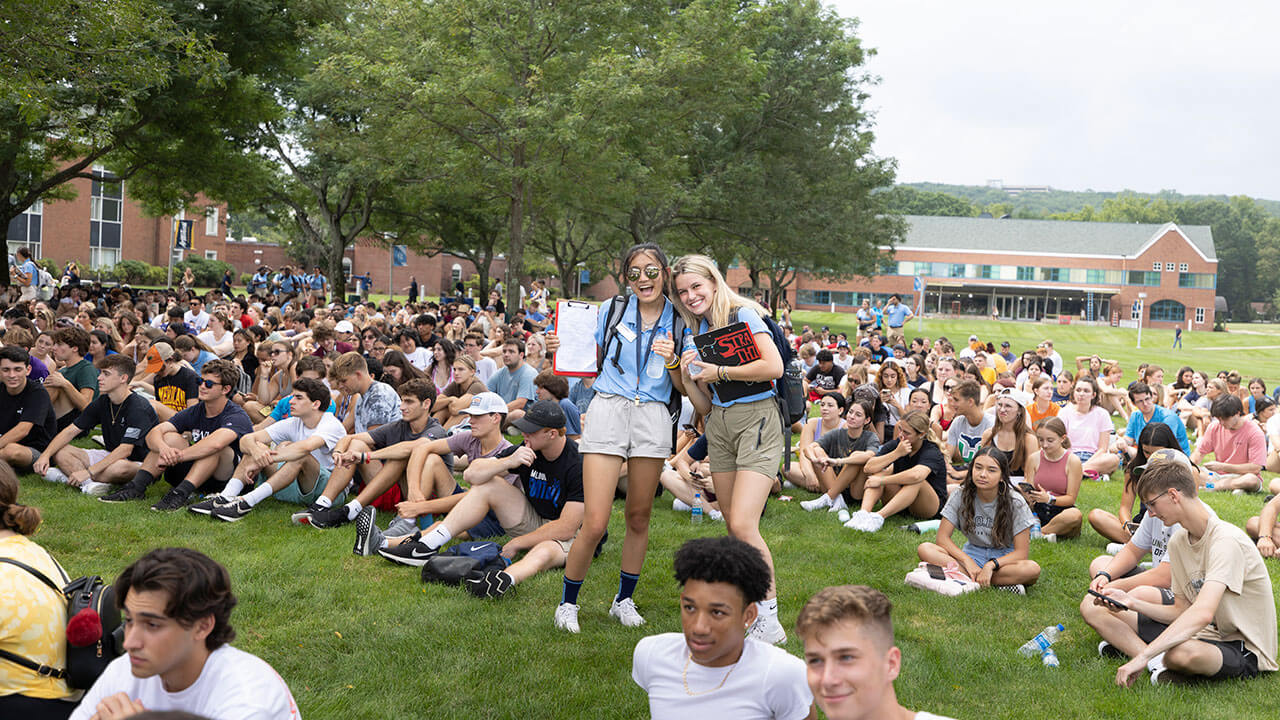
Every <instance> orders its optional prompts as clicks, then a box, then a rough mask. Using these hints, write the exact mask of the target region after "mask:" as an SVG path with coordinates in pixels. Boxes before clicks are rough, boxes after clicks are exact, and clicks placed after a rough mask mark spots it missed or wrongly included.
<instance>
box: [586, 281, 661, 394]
mask: <svg viewBox="0 0 1280 720" xmlns="http://www.w3.org/2000/svg"><path fill="white" fill-rule="evenodd" d="M608 311H609V303H608V302H605V303H602V304H601V305H600V314H599V317H598V318H597V319H596V345H597V346H598V347H604V334H605V332H604V331H605V327H604V326H605V323H606V322H607V321H608V319H609V318H608V315H609V312H608ZM615 322H616V323H617V328H618V329H617V330H616V331H615V332H614V333H613V339H612V340H611V341H610V343H609V347H607V348H604V363H603V367H601V368H600V375H599V377H597V378H596V382H595V385H593V386H592V389H594V390H595V391H596V392H598V393H608V394H610V395H621V396H623V397H627V398H635V397H638V398H640V401H641V402H660V403H665V402H667V400H668V399H669V398H670V397H671V374H670V373H669V372H665V371H664V372H663V373H662V376H661V377H656V378H651V377H649V376H648V374H646V373H645V372H644V367H645V364H647V363H648V362H649V358H648V357H645V356H644V351H645V349H647V348H652V338H653V336H654V334H655V333H667V334H670V333H672V332H673V331H674V329H675V308H674V307H673V306H672V305H671V303H670V302H667V303H666V304H665V305H664V306H663V308H662V315H660V316H659V317H658V322H657V324H655V325H654V326H653V328H652V329H650V330H648V331H647V332H642V331H641V330H640V303H639V301H638V300H636V298H635V296H634V295H633V296H631V297H628V298H627V304H626V307H624V308H623V310H622V317H621V320H618V319H615ZM624 328H625V331H624ZM628 336H629V337H630V338H632V339H628ZM659 337H661V336H659ZM673 339H674V338H673ZM637 343H639V351H640V355H641V356H642V357H641V358H640V362H641V363H642V364H641V365H640V366H639V368H637V367H636V344H637ZM680 345H681V343H680V342H677V343H676V347H680ZM615 358H616V359H617V364H616V365H615V364H614V359H615Z"/></svg>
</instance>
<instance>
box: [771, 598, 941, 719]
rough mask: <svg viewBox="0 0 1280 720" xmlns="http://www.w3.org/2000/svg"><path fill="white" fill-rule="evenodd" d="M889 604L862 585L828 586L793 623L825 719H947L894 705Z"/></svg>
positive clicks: (897, 657)
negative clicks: (801, 643)
mask: <svg viewBox="0 0 1280 720" xmlns="http://www.w3.org/2000/svg"><path fill="white" fill-rule="evenodd" d="M892 610H893V603H891V602H890V601H889V598H887V597H885V595H884V593H882V592H880V591H879V590H876V589H875V588H870V587H867V586H865V585H842V586H840V587H829V588H826V589H824V590H822V591H821V592H819V593H818V594H817V595H814V596H813V597H812V598H809V602H807V603H805V605H804V607H803V608H801V609H800V616H799V617H798V618H797V619H796V634H797V635H799V636H800V639H801V640H803V641H804V661H805V667H806V668H807V678H808V682H809V689H810V690H812V691H813V699H814V702H815V703H816V704H817V706H818V707H820V708H822V712H823V713H824V714H825V715H826V717H827V718H828V720H889V719H893V720H897V719H899V718H900V719H902V720H908V719H909V718H915V720H948V719H947V718H944V717H942V716H940V715H934V714H933V713H929V712H923V711H921V712H913V711H911V710H908V709H906V708H904V707H902V705H900V704H899V703H898V695H897V693H896V692H895V691H894V689H893V682H894V681H895V680H897V679H898V675H899V674H901V672H902V651H901V650H900V649H898V647H897V646H896V645H894V643H893V620H892V619H890V617H889V613H890V611H892Z"/></svg>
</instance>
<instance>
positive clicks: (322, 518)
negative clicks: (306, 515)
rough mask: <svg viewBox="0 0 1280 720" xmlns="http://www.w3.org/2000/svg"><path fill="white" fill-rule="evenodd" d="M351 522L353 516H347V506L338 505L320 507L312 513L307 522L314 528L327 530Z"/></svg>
mask: <svg viewBox="0 0 1280 720" xmlns="http://www.w3.org/2000/svg"><path fill="white" fill-rule="evenodd" d="M349 522H351V518H349V517H347V506H346V505H338V506H336V507H327V508H320V509H319V510H315V511H313V512H312V513H311V519H310V520H309V521H308V522H307V524H308V525H310V526H311V527H313V528H319V529H321V530H327V529H329V528H336V527H341V526H343V525H346V524H347V523H349Z"/></svg>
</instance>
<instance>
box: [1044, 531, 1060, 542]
mask: <svg viewBox="0 0 1280 720" xmlns="http://www.w3.org/2000/svg"><path fill="white" fill-rule="evenodd" d="M1040 539H1041V540H1043V541H1045V542H1051V543H1056V542H1058V536H1057V534H1055V533H1041V534H1040Z"/></svg>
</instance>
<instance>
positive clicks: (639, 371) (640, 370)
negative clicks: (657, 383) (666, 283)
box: [636, 298, 667, 400]
mask: <svg viewBox="0 0 1280 720" xmlns="http://www.w3.org/2000/svg"><path fill="white" fill-rule="evenodd" d="M666 309H667V305H666V300H663V304H662V312H659V313H658V319H657V320H656V321H654V323H653V329H652V330H650V331H649V344H648V345H645V347H644V350H643V352H642V351H641V349H640V345H641V343H642V341H643V338H644V318H642V317H640V299H639V298H636V332H638V333H640V335H639V337H637V338H636V341H637V342H636V400H639V399H640V378H641V377H643V376H644V367H645V366H644V363H642V362H640V361H641V360H642V359H644V358H648V357H649V356H650V355H651V354H653V339H654V338H655V337H657V336H658V326H660V325H661V324H662V313H663V312H666Z"/></svg>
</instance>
